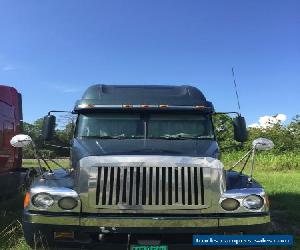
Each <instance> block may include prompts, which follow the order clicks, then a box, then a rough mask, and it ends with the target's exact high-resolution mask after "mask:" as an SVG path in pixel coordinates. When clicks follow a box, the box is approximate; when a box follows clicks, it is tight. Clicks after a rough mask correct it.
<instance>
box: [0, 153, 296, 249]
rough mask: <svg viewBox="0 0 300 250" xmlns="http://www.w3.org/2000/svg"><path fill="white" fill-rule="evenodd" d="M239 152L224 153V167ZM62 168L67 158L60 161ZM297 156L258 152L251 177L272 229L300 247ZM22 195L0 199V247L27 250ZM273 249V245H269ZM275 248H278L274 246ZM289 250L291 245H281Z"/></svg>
mask: <svg viewBox="0 0 300 250" xmlns="http://www.w3.org/2000/svg"><path fill="white" fill-rule="evenodd" d="M239 157H240V154H226V155H223V162H224V163H225V165H226V167H228V166H231V165H232V163H233V162H235V161H236V160H237V159H238V158H239ZM60 163H61V164H63V165H64V166H65V167H67V166H68V164H69V162H68V160H60ZM299 164H300V156H299V155H296V154H290V155H283V156H281V155H276V156H275V155H271V154H266V155H263V154H260V155H259V156H258V157H257V160H256V168H255V172H254V178H255V179H256V180H258V181H259V182H260V183H261V184H262V185H263V186H264V188H265V189H266V191H267V192H268V194H269V195H270V201H271V211H272V230H273V233H277V234H292V235H294V237H295V240H296V244H295V245H294V247H292V249H295V250H296V249H299V250H300V212H299V211H300V166H299ZM35 165H36V162H35V161H34V160H24V166H27V167H30V166H35ZM21 214H22V197H17V198H14V199H8V200H4V201H2V202H1V201H0V218H1V222H0V249H21V250H27V249H30V248H29V247H28V246H27V245H26V243H25V240H24V238H23V237H22V227H21ZM270 249H274V248H270ZM277 249H278V248H277ZM280 249H290V248H280Z"/></svg>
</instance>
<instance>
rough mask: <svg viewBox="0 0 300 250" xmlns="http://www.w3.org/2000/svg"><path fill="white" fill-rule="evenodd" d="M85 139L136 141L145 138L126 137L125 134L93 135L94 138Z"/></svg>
mask: <svg viewBox="0 0 300 250" xmlns="http://www.w3.org/2000/svg"><path fill="white" fill-rule="evenodd" d="M82 137H83V138H95V139H118V140H122V139H136V138H143V136H135V135H133V136H125V135H124V134H121V135H102V136H100V135H92V136H82Z"/></svg>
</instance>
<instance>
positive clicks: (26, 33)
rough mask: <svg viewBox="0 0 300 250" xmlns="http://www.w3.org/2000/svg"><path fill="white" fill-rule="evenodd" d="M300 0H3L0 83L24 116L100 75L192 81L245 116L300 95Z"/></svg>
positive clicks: (283, 108) (66, 105)
mask: <svg viewBox="0 0 300 250" xmlns="http://www.w3.org/2000/svg"><path fill="white" fill-rule="evenodd" d="M299 10H300V1H297V0H295V1H291V0H285V1H282V0H280V1H276V0H272V1H271V0H270V1H265V0H251V1H240V0H234V1H233V0H218V1H212V0H209V1H200V0H195V1H176V0H169V1H163V0H159V1H154V0H151V1H141V0H136V1H129V0H128V1H114V0H109V1H101V0H95V1H93V0H89V1H84V0H80V1H79V0H56V1H55V0H47V1H46V0H44V1H38V0H36V1H32V0H27V1H21V0H20V1H14V0H0V11H1V15H0V83H1V84H7V85H11V86H14V87H16V88H17V89H18V90H19V91H20V92H21V93H22V94H23V100H24V118H25V121H29V122H32V121H33V120H36V119H37V118H39V117H41V116H43V115H45V114H46V113H47V111H48V110H51V109H62V110H72V108H73V105H74V102H75V100H76V99H78V98H80V96H81V95H82V92H83V91H84V89H85V88H86V87H88V86H89V85H91V84H94V83H114V84H177V85H178V84H191V85H194V86H197V87H199V88H200V89H201V90H202V91H203V92H204V94H205V95H206V96H207V98H208V99H209V100H210V101H212V102H213V103H214V104H215V107H216V109H217V110H218V111H233V110H237V105H236V100H235V93H234V88H233V81H232V76H231V67H232V66H234V67H235V73H236V78H237V82H238V90H239V95H240V102H241V107H242V113H243V115H245V116H246V117H247V121H248V123H249V124H251V123H255V122H258V120H259V117H261V116H264V115H274V114H277V113H282V114H285V115H287V117H288V119H291V118H292V117H293V116H294V115H296V114H299V113H300V110H299V107H300V105H299V104H300V102H299V93H300V28H299V27H300V11H299Z"/></svg>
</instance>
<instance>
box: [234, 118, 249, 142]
mask: <svg viewBox="0 0 300 250" xmlns="http://www.w3.org/2000/svg"><path fill="white" fill-rule="evenodd" d="M233 129H234V139H235V140H236V141H238V142H245V141H247V139H248V131H247V127H246V121H245V118H244V117H243V116H240V115H239V116H237V117H236V118H235V119H234V120H233Z"/></svg>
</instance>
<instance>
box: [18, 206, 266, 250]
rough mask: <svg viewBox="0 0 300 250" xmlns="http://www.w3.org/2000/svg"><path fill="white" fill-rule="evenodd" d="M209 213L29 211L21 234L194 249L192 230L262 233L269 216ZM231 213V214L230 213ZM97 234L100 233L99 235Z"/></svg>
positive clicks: (115, 245)
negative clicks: (153, 242)
mask: <svg viewBox="0 0 300 250" xmlns="http://www.w3.org/2000/svg"><path fill="white" fill-rule="evenodd" d="M228 216H229V215H226V216H221V215H210V216H205V217H204V216H190V215H189V216H182V215H181V216H156V217H154V216H138V215H130V216H126V215H114V216H107V215H105V216H104V215H99V216H97V215H89V214H86V215H81V216H79V215H78V214H77V215H76V214H73V215H68V214H60V215H57V214H56V215H53V214H50V213H43V214H37V213H30V212H28V211H25V213H24V218H23V229H24V236H25V239H26V241H27V243H28V244H29V245H32V246H34V245H36V242H35V239H36V238H37V236H38V238H39V237H40V238H44V239H45V241H47V245H49V246H51V245H63V246H64V247H66V246H69V247H72V248H73V247H74V246H77V247H78V246H88V248H92V249H93V248H94V247H96V248H97V249H98V247H99V246H101V249H130V248H128V246H129V245H130V244H138V242H139V240H145V239H146V240H147V239H150V240H157V241H159V242H160V244H165V245H168V249H169V250H173V249H194V248H193V247H192V235H193V234H216V233H217V234H224V233H253V232H255V233H258V232H259V231H260V232H261V233H265V232H266V231H265V230H266V228H267V226H268V223H269V222H270V216H269V214H266V213H257V214H251V216H250V215H249V214H240V215H236V214H235V215H233V214H231V215H230V216H231V217H228ZM232 216H234V217H232ZM55 232H72V233H74V238H73V239H55V238H54V234H55ZM99 235H104V237H103V239H101V240H100V239H99Z"/></svg>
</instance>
